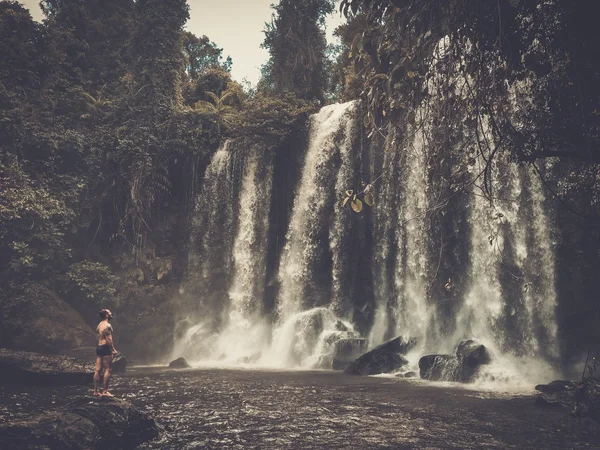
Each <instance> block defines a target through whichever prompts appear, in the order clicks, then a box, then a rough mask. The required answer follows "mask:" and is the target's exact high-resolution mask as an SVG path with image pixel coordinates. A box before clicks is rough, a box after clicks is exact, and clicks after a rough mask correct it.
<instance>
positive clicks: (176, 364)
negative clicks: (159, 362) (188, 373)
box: [169, 358, 191, 369]
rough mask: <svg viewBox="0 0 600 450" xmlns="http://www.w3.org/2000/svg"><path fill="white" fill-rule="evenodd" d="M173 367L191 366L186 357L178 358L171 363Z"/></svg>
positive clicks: (186, 367)
mask: <svg viewBox="0 0 600 450" xmlns="http://www.w3.org/2000/svg"><path fill="white" fill-rule="evenodd" d="M169 367H170V368H171V369H188V368H190V367H191V366H190V365H189V364H188V362H187V361H186V360H185V358H177V359H175V360H173V361H171V362H170V363H169Z"/></svg>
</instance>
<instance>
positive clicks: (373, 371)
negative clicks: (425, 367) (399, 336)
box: [344, 349, 408, 375]
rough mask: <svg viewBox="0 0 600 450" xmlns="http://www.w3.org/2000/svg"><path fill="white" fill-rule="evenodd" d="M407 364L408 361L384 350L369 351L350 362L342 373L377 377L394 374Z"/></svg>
mask: <svg viewBox="0 0 600 450" xmlns="http://www.w3.org/2000/svg"><path fill="white" fill-rule="evenodd" d="M406 364H408V361H407V360H406V359H405V358H403V357H402V356H400V355H399V354H397V353H393V352H388V351H385V350H377V349H374V350H371V351H370V352H367V353H365V354H364V355H362V356H361V357H359V358H358V359H356V360H355V361H354V362H352V363H351V364H350V365H349V366H348V367H347V368H346V370H344V373H345V374H346V375H377V374H378V373H389V372H394V371H396V370H398V369H400V368H401V367H403V366H405V365H406Z"/></svg>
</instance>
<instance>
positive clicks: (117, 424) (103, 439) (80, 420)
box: [0, 397, 159, 450]
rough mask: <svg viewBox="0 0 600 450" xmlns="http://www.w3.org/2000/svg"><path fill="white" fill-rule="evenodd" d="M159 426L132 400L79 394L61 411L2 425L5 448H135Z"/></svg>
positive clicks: (1, 443)
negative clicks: (90, 396) (89, 396)
mask: <svg viewBox="0 0 600 450" xmlns="http://www.w3.org/2000/svg"><path fill="white" fill-rule="evenodd" d="M158 435H159V427H158V425H157V424H156V422H155V421H154V420H153V419H152V418H150V417H149V416H148V415H147V414H145V413H143V412H141V411H140V410H138V409H137V408H136V407H134V406H133V405H132V404H131V403H129V402H127V401H123V400H117V399H111V398H106V397H102V398H100V399H90V398H79V399H77V400H75V401H73V402H72V403H69V404H68V405H67V406H65V407H64V408H63V409H61V410H60V411H56V412H52V413H48V414H44V415H41V416H37V417H34V418H32V419H28V420H21V421H13V422H10V423H7V424H3V425H0V448H2V449H15V450H16V449H19V450H20V449H33V448H36V449H37V448H48V449H77V450H78V449H82V450H83V449H86V450H89V449H104V448H114V449H133V448H135V447H137V446H139V445H140V444H142V443H144V442H146V441H149V440H151V439H154V438H156V437H157V436H158Z"/></svg>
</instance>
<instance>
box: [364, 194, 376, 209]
mask: <svg viewBox="0 0 600 450" xmlns="http://www.w3.org/2000/svg"><path fill="white" fill-rule="evenodd" d="M364 200H365V203H366V204H367V205H369V206H373V205H374V204H375V201H374V199H373V194H370V193H368V194H365V196H364Z"/></svg>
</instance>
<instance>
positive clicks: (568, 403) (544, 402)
mask: <svg viewBox="0 0 600 450" xmlns="http://www.w3.org/2000/svg"><path fill="white" fill-rule="evenodd" d="M535 390H536V391H539V392H540V394H539V395H538V396H537V398H536V399H535V404H536V405H538V406H544V407H548V406H564V407H567V408H571V407H573V405H574V403H575V393H576V391H577V385H576V384H575V383H573V382H572V381H565V380H555V381H552V382H551V383H548V384H538V385H537V386H536V387H535Z"/></svg>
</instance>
